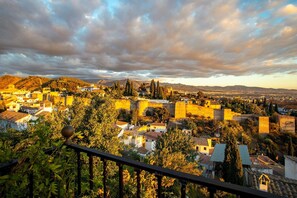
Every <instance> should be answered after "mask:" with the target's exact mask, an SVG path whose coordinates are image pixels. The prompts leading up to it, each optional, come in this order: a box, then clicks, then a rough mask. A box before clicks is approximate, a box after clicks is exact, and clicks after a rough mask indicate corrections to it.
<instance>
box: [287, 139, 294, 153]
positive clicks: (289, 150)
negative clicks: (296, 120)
mask: <svg viewBox="0 0 297 198" xmlns="http://www.w3.org/2000/svg"><path fill="white" fill-rule="evenodd" d="M288 155H290V156H294V146H293V142H292V138H291V137H290V139H289V143H288Z"/></svg>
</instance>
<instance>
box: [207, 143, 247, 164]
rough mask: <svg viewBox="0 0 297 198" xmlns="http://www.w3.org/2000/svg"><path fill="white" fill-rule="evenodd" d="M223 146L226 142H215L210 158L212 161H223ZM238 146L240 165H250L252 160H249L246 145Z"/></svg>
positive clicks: (224, 146)
mask: <svg viewBox="0 0 297 198" xmlns="http://www.w3.org/2000/svg"><path fill="white" fill-rule="evenodd" d="M225 148H226V144H216V145H215V147H214V151H213V154H212V156H211V158H210V160H211V161H213V162H223V161H224V158H225ZM238 148H239V153H240V158H241V161H242V165H248V166H250V165H251V164H252V162H251V160H250V154H249V151H248V147H247V145H238Z"/></svg>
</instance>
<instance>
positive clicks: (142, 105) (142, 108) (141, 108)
mask: <svg viewBox="0 0 297 198" xmlns="http://www.w3.org/2000/svg"><path fill="white" fill-rule="evenodd" d="M148 106H149V102H148V101H147V100H139V101H138V102H137V108H138V116H145V112H146V110H147V108H148Z"/></svg>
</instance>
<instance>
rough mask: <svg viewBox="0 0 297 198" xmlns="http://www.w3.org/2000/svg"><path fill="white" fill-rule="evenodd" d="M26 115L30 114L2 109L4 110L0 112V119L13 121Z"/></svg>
mask: <svg viewBox="0 0 297 198" xmlns="http://www.w3.org/2000/svg"><path fill="white" fill-rule="evenodd" d="M27 116H30V114H27V113H20V112H14V111H4V112H2V113H0V119H2V120H9V121H14V122H16V121H18V120H20V119H22V118H25V117H27Z"/></svg>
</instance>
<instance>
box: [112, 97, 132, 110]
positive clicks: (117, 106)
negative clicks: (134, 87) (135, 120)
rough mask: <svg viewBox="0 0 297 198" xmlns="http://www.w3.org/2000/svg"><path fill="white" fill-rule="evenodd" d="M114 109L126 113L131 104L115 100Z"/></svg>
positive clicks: (127, 101) (123, 100)
mask: <svg viewBox="0 0 297 198" xmlns="http://www.w3.org/2000/svg"><path fill="white" fill-rule="evenodd" d="M115 109H116V110H119V109H125V110H127V111H130V110H131V102H130V100H128V99H116V100H115Z"/></svg>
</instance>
